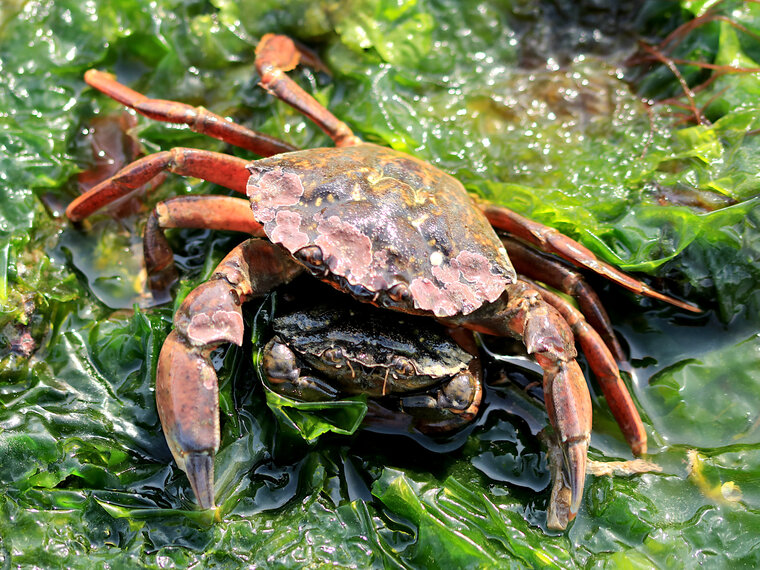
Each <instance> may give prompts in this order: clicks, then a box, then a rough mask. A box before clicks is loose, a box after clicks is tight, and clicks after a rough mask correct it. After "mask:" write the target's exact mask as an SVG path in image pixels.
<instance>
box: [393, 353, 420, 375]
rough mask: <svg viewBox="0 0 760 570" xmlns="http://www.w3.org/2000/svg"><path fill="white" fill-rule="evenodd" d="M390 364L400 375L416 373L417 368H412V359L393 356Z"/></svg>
mask: <svg viewBox="0 0 760 570" xmlns="http://www.w3.org/2000/svg"><path fill="white" fill-rule="evenodd" d="M391 366H393V369H394V370H395V372H396V373H397V374H399V375H401V376H414V375H416V374H417V370H416V369H415V368H414V364H412V361H411V360H409V359H408V358H405V357H403V356H394V357H393V360H392V361H391Z"/></svg>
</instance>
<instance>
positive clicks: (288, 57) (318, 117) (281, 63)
mask: <svg viewBox="0 0 760 570" xmlns="http://www.w3.org/2000/svg"><path fill="white" fill-rule="evenodd" d="M302 55H303V54H302V53H301V52H300V51H299V50H298V48H297V47H296V45H295V44H294V43H293V40H291V39H290V38H288V37H287V36H279V35H275V34H266V35H265V36H264V37H263V38H261V41H260V42H259V45H258V46H256V69H257V70H258V71H259V75H261V86H262V87H263V88H264V89H266V90H267V91H268V92H269V93H271V94H272V95H274V96H275V97H277V98H278V99H280V100H282V101H284V102H285V103H287V104H288V105H290V106H291V107H293V108H295V109H297V110H298V111H300V112H301V113H303V114H304V115H305V116H307V117H309V119H311V120H312V121H314V123H315V124H316V125H317V126H318V127H319V128H320V129H322V130H323V131H324V132H325V133H327V135H328V136H329V137H330V138H331V139H332V140H333V141H335V145H336V146H351V145H355V144H358V143H360V142H361V140H359V138H358V137H356V136H355V135H354V133H353V132H352V131H351V129H350V128H349V127H348V125H346V123H344V122H343V121H341V120H340V119H338V118H337V117H336V116H335V115H333V114H332V113H331V112H330V111H328V110H327V109H325V108H324V107H323V106H322V105H320V104H319V102H317V100H316V99H314V97H312V96H311V95H309V94H308V93H306V91H304V90H303V89H301V87H299V86H298V84H297V83H296V82H295V81H293V80H292V79H291V78H290V77H288V76H287V75H286V72H287V71H291V70H293V69H295V67H296V66H297V65H298V63H299V62H300V61H301V59H302Z"/></svg>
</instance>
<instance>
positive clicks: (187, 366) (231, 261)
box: [156, 239, 302, 509]
mask: <svg viewBox="0 0 760 570" xmlns="http://www.w3.org/2000/svg"><path fill="white" fill-rule="evenodd" d="M301 271H302V267H301V266H300V265H298V264H296V263H295V262H294V261H293V260H292V259H291V258H290V257H289V256H288V255H287V254H286V253H284V252H283V251H281V250H280V249H279V248H278V247H277V246H275V245H273V244H272V243H270V242H267V241H264V240H258V239H250V240H247V241H245V242H244V243H242V244H241V245H239V246H238V247H236V248H235V249H233V250H232V252H230V254H229V255H228V256H227V257H225V258H224V259H223V260H222V262H221V263H220V264H219V265H218V266H217V268H216V270H215V271H214V274H213V275H212V276H211V279H209V280H208V281H206V282H205V283H203V284H201V285H200V286H199V287H197V288H196V289H194V290H193V291H192V292H191V293H190V294H189V295H188V296H187V298H186V299H185V300H184V301H183V302H182V304H181V305H180V308H179V310H178V311H177V313H176V314H175V316H174V327H175V329H174V331H172V332H171V333H170V334H169V336H168V337H167V339H166V341H165V342H164V345H163V347H162V348H161V354H160V355H159V358H158V367H157V370H156V404H157V406H158V414H159V417H160V419H161V426H162V427H163V430H164V435H165V436H166V441H167V443H168V444H169V449H171V452H172V455H173V456H174V459H175V460H176V461H177V465H178V466H179V467H180V468H181V469H182V470H183V471H185V473H187V477H188V479H189V480H190V485H191V486H192V488H193V492H194V493H195V496H196V498H197V499H198V503H199V504H200V506H201V507H202V508H204V509H208V508H212V507H213V506H214V455H215V454H216V451H217V450H218V449H219V397H218V396H219V395H218V387H217V377H216V372H215V370H214V367H213V366H212V364H211V362H210V361H209V354H210V353H211V351H213V350H214V349H215V348H216V347H218V346H219V345H221V344H223V343H226V342H232V343H235V344H237V345H241V344H242V342H243V315H242V312H241V307H240V305H241V304H242V303H243V302H245V301H247V300H248V299H251V298H253V297H256V296H260V295H263V294H265V293H267V292H268V291H271V290H272V289H273V288H275V287H277V286H279V285H281V284H283V283H287V282H288V281H290V280H291V279H292V278H293V277H295V276H296V275H298V274H299V273H300V272H301Z"/></svg>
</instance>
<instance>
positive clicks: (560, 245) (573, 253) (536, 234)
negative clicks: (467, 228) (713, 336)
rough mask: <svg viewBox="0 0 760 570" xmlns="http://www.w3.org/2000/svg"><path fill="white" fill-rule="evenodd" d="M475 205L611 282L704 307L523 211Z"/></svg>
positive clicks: (498, 223)
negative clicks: (657, 285)
mask: <svg viewBox="0 0 760 570" xmlns="http://www.w3.org/2000/svg"><path fill="white" fill-rule="evenodd" d="M473 201H474V202H475V204H476V205H477V206H478V207H479V208H480V209H481V211H482V212H483V213H484V214H485V215H486V218H488V221H489V222H491V224H492V225H493V226H494V227H495V228H498V229H500V230H504V231H507V232H509V233H511V234H512V235H514V236H517V237H519V238H520V239H523V240H525V241H527V242H529V243H532V244H534V245H537V246H539V247H540V248H541V249H543V250H544V251H547V252H549V253H554V254H556V255H558V256H560V257H561V258H563V259H566V260H567V261H569V262H570V263H572V264H573V265H575V266H577V267H585V268H586V269H589V270H591V271H593V272H594V273H596V274H598V275H601V276H602V277H604V278H606V279H609V280H610V281H612V282H614V283H617V284H618V285H620V286H621V287H625V288H626V289H628V290H629V291H632V292H633V293H636V294H638V295H646V296H647V297H652V298H653V299H658V300H660V301H664V302H666V303H670V304H671V305H674V306H676V307H678V308H680V309H685V310H687V311H691V312H693V313H701V312H702V310H701V309H700V308H699V307H697V306H696V305H693V304H691V303H687V302H686V301H681V300H679V299H675V298H673V297H670V296H668V295H665V294H663V293H660V292H659V291H655V290H654V289H652V288H651V287H650V286H649V285H647V284H646V283H643V282H642V281H639V280H638V279H634V278H633V277H631V276H630V275H628V274H626V273H623V272H622V271H620V270H619V269H616V268H615V267H613V266H612V265H610V264H608V263H605V262H604V261H602V260H601V259H599V258H598V257H597V256H596V255H595V254H594V253H593V252H592V251H591V250H589V249H587V248H585V247H583V246H582V245H581V244H579V243H578V242H577V241H575V240H574V239H571V238H569V237H567V236H566V235H563V234H561V233H559V232H558V231H557V230H555V229H554V228H550V227H549V226H545V225H543V224H539V223H538V222H534V221H533V220H530V219H528V218H526V217H524V216H521V215H520V214H517V213H515V212H513V211H512V210H509V209H508V208H504V207H503V206H497V205H495V204H489V203H488V202H484V201H481V200H477V199H474V200H473Z"/></svg>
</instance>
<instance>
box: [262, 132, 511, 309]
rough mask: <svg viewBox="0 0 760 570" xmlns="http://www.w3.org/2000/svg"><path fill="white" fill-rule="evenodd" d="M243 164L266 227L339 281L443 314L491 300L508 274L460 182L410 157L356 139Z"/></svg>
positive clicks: (382, 299)
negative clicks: (349, 144) (340, 145)
mask: <svg viewBox="0 0 760 570" xmlns="http://www.w3.org/2000/svg"><path fill="white" fill-rule="evenodd" d="M249 169H250V171H251V178H250V179H249V181H248V196H249V197H250V199H251V207H252V209H253V213H254V216H255V218H256V220H257V221H258V222H260V223H261V224H263V226H264V230H265V232H266V234H267V236H268V237H269V238H270V239H271V240H272V241H274V242H275V243H278V244H280V245H282V246H283V247H285V248H286V249H287V250H288V251H290V252H291V253H292V254H294V255H295V257H296V258H297V259H300V260H301V261H303V262H304V263H305V264H306V265H307V266H308V267H309V269H310V270H312V271H313V272H315V273H317V274H319V275H320V276H323V275H324V278H326V279H328V280H330V281H332V282H333V284H335V285H337V286H338V287H340V288H341V289H350V290H351V291H352V292H353V293H354V294H357V292H358V293H359V294H360V295H361V296H362V297H365V298H369V299H370V300H375V301H377V302H380V303H382V304H385V305H388V304H393V305H394V306H397V307H399V308H403V309H405V310H408V311H411V312H422V313H428V314H429V313H433V314H434V315H436V316H438V317H449V316H453V315H456V314H468V313H471V312H472V311H474V310H476V309H477V308H479V307H480V306H481V305H483V303H487V302H493V301H495V300H496V299H497V298H498V297H499V296H500V295H501V294H502V293H503V291H504V287H505V285H507V284H508V283H512V282H513V281H514V280H515V272H514V269H512V265H511V263H510V262H509V258H508V257H507V255H506V251H505V249H504V247H503V245H502V243H501V242H500V241H499V239H498V238H497V236H496V234H495V233H494V231H493V229H492V228H491V225H490V224H489V223H488V221H487V220H486V218H485V217H484V216H483V215H482V214H481V213H480V211H479V210H478V209H477V208H473V206H472V200H471V198H470V196H469V195H468V194H467V192H466V191H465V189H464V187H463V186H462V185H461V184H460V183H459V182H458V181H457V180H456V179H454V178H452V177H451V176H449V175H448V174H445V173H443V172H441V171H440V170H438V169H436V168H434V167H432V166H430V165H429V164H427V163H425V162H422V161H420V160H418V159H416V158H414V157H411V156H408V155H406V154H404V153H401V152H398V151H395V150H392V149H388V148H384V147H380V146H377V145H374V144H367V143H363V144H359V145H356V146H354V147H348V148H345V147H344V148H340V149H338V148H318V149H312V150H304V151H299V152H293V153H288V154H284V155H279V156H278V157H277V158H276V159H263V160H258V161H256V162H254V163H252V164H251V165H250V166H249ZM444 220H446V221H445V222H444ZM304 248H305V249H304ZM299 251H303V252H305V253H307V254H308V255H299ZM325 272H327V274H326V275H325ZM392 288H393V294H392V295H382V296H381V295H379V294H381V293H387V292H388V291H389V290H390V289H392Z"/></svg>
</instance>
